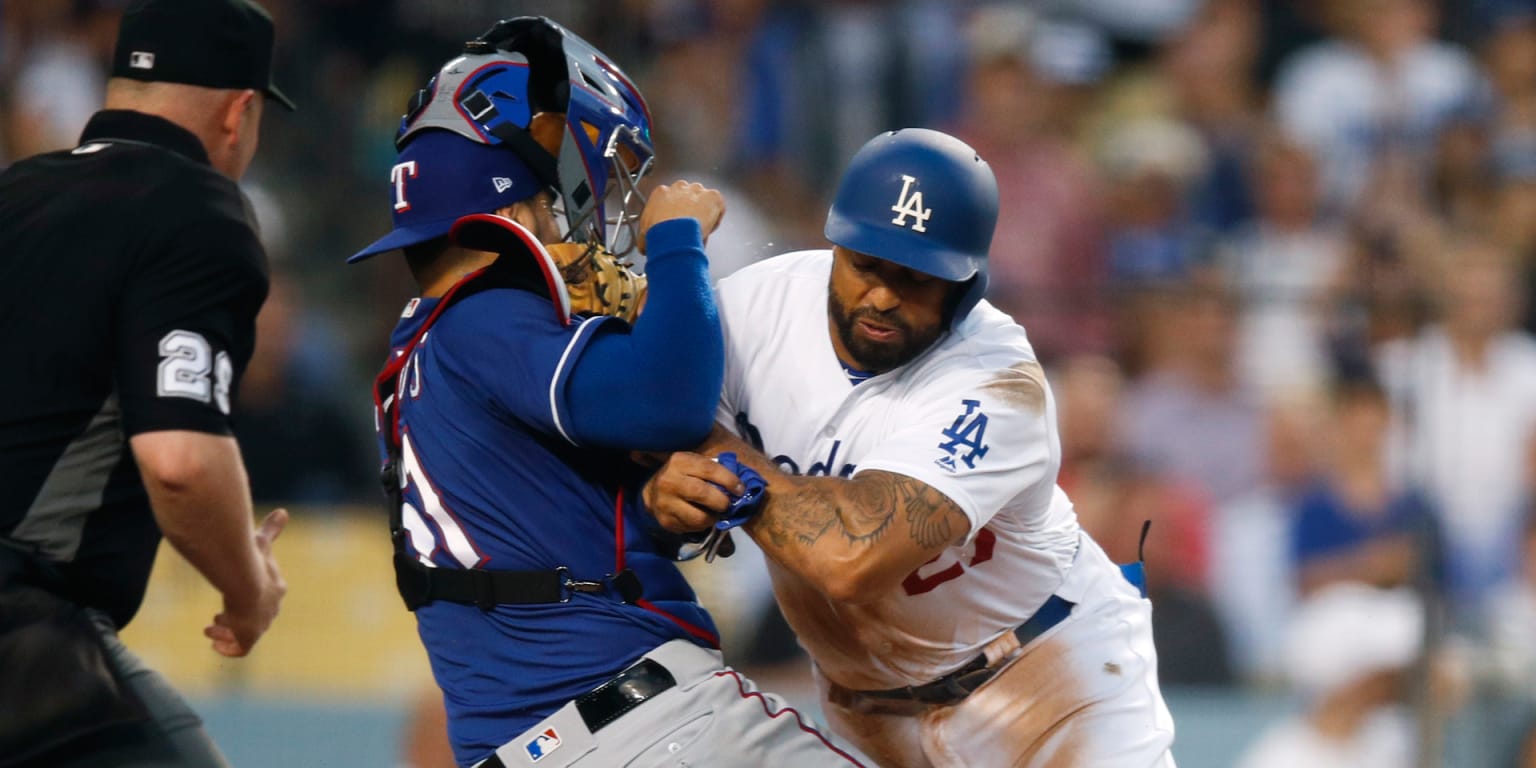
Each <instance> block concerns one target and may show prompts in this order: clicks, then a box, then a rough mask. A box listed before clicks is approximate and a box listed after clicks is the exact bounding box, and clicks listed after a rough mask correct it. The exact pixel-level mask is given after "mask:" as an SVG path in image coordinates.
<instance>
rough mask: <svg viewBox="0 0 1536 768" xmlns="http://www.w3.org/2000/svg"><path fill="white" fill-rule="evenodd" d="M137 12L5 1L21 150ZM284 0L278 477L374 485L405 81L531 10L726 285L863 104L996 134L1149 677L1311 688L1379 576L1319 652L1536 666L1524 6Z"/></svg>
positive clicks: (1022, 270) (1020, 244) (399, 279)
mask: <svg viewBox="0 0 1536 768" xmlns="http://www.w3.org/2000/svg"><path fill="white" fill-rule="evenodd" d="M121 4H122V2H121V0H0V118H3V119H0V163H4V162H9V161H13V160H15V159H17V158H21V157H24V156H27V155H29V154H32V153H35V152H40V151H45V150H49V149H54V148H60V147H67V146H72V145H73V144H74V142H75V137H76V135H77V133H78V131H79V129H80V127H81V126H82V125H83V123H84V121H85V119H86V118H87V116H88V115H89V114H90V113H91V111H92V110H93V109H95V107H96V105H97V104H98V103H99V99H100V96H101V92H102V88H103V77H104V74H103V73H104V71H105V69H106V65H107V62H108V58H109V56H110V48H111V43H112V39H113V34H114V31H115V26H114V25H115V22H116V16H117V14H118V13H119V10H120V6H121ZM263 4H264V5H265V6H266V7H268V8H269V9H270V10H271V11H272V13H273V16H274V17H275V19H276V23H277V28H278V32H279V35H278V38H279V39H278V45H279V49H278V53H277V65H276V69H277V81H278V82H279V83H280V84H282V86H283V87H284V88H285V90H287V91H288V92H289V93H290V94H291V95H292V96H293V97H294V99H295V100H296V101H297V102H298V103H299V105H300V110H301V111H300V112H298V113H297V114H296V115H293V116H289V115H284V114H275V113H274V114H271V115H269V116H268V117H267V118H266V125H265V127H264V131H265V133H264V138H263V142H262V147H261V150H260V153H259V155H258V157H257V163H256V166H255V168H254V171H253V173H252V174H251V175H250V176H249V177H248V179H247V181H246V187H247V190H248V192H249V194H250V197H251V199H252V201H253V204H254V205H255V208H256V211H257V213H258V216H259V218H260V219H261V225H262V228H263V236H264V238H265V239H266V240H267V244H268V248H269V252H270V253H271V256H272V260H273V270H274V275H275V280H274V289H273V297H272V299H271V300H269V302H268V305H267V307H266V309H265V310H264V311H263V315H262V321H261V322H262V327H261V329H260V347H259V349H258V352H257V355H258V358H257V360H256V361H254V362H253V363H252V365H251V367H250V371H251V373H250V374H249V375H248V376H247V379H246V381H245V383H244V386H243V388H242V390H243V391H242V392H241V398H240V410H241V413H240V414H239V416H240V419H241V420H240V422H239V424H240V428H241V429H242V433H241V435H240V437H241V443H242V445H243V446H244V448H245V451H246V454H247V456H248V458H249V460H250V464H251V475H252V480H253V488H254V489H255V491H256V494H257V496H258V498H262V499H268V500H283V501H299V502H310V503H333V504H340V503H350V502H359V503H370V502H372V501H373V499H374V498H375V491H374V483H373V472H372V470H371V469H370V467H371V465H372V463H373V461H372V448H371V442H370V435H371V425H370V423H369V417H368V414H369V409H368V400H367V396H366V392H367V391H368V388H367V383H366V382H367V381H368V379H369V378H370V376H371V374H372V373H373V371H374V369H375V367H376V366H377V365H378V364H379V362H380V361H381V359H382V358H381V352H382V350H383V349H384V344H385V339H386V335H387V332H388V329H389V327H390V326H391V325H392V324H393V322H394V315H395V309H396V308H397V307H398V306H400V304H401V303H402V302H403V301H404V300H405V299H406V298H407V297H408V291H409V288H408V276H407V275H406V273H405V270H404V269H403V268H402V269H398V270H394V271H390V270H361V271H352V270H348V269H346V268H344V267H343V265H342V260H343V259H344V258H345V256H346V255H348V254H350V253H351V252H353V251H354V250H356V249H357V248H358V247H359V246H361V245H363V244H365V243H367V242H368V241H370V240H371V239H372V238H373V237H375V236H377V234H379V233H381V232H383V231H385V230H386V229H387V228H388V220H389V219H388V208H387V207H386V200H387V198H386V195H387V194H388V187H387V172H388V169H389V167H390V164H391V162H392V160H393V148H392V143H391V142H392V138H393V134H394V129H395V127H396V125H397V124H398V119H399V116H400V113H401V112H402V111H403V110H404V107H405V104H406V101H407V99H408V97H409V96H410V95H411V94H412V93H413V92H414V91H415V89H417V88H420V87H422V85H423V84H424V83H425V79H426V77H427V76H428V75H430V73H431V72H433V71H435V69H436V68H437V66H438V65H439V64H440V63H441V62H442V61H444V60H446V59H447V58H449V57H450V56H451V55H453V54H454V53H455V52H456V51H457V50H458V47H459V44H460V43H461V42H462V40H463V39H465V38H467V37H470V36H472V35H473V34H474V33H477V32H479V31H481V30H482V29H483V28H484V27H486V26H488V25H489V23H490V21H491V20H493V19H495V18H498V17H501V16H508V15H519V14H548V15H550V16H552V17H554V18H556V19H558V20H559V21H561V22H562V23H564V24H565V25H567V26H569V27H570V28H572V29H573V30H575V31H577V32H579V33H580V34H582V35H583V36H585V37H587V39H589V40H590V41H592V42H593V43H594V44H596V45H597V46H598V47H600V48H602V49H603V50H605V51H607V52H608V53H610V54H612V55H613V57H614V58H615V59H616V60H617V61H619V62H620V63H621V64H622V65H623V66H625V68H626V69H627V71H628V72H629V74H631V75H633V76H634V77H635V78H636V79H637V80H638V84H639V86H640V88H641V90H642V91H643V92H644V93H645V94H646V96H647V98H648V99H649V101H650V106H651V109H652V112H653V113H654V115H655V116H656V124H655V141H656V144H657V153H658V157H659V169H660V170H659V173H658V174H657V175H656V180H657V181H666V180H669V179H672V178H677V177H686V178H691V179H694V180H698V181H702V182H705V183H706V184H709V185H712V186H715V187H717V188H719V189H721V190H722V191H723V192H725V193H726V195H727V199H728V204H729V212H728V214H727V217H726V220H725V222H724V226H723V227H722V230H721V231H720V232H719V233H718V234H716V235H715V236H714V237H713V238H712V240H711V242H710V244H709V249H710V257H711V269H712V271H713V272H714V273H715V274H716V276H719V275H722V274H727V273H729V272H730V271H732V270H733V269H735V268H738V267H740V266H741V265H743V264H746V263H749V262H751V261H753V260H756V259H759V258H763V257H766V256H769V255H772V254H775V253H780V252H785V251H789V250H793V249H797V248H803V247H818V246H820V245H821V242H822V241H821V237H820V232H821V225H822V223H823V219H824V216H825V212H826V202H827V194H828V192H829V186H830V184H831V183H832V182H833V181H834V180H835V176H836V173H837V171H838V169H839V168H840V167H841V166H842V164H843V162H844V161H845V160H846V159H847V158H848V157H849V156H850V155H851V154H852V152H853V150H854V149H855V148H857V147H858V146H859V145H860V144H861V143H862V142H863V141H864V140H865V139H867V138H868V137H869V136H871V135H873V134H874V133H876V132H878V131H880V130H883V129H887V128H894V127H901V126H910V125H922V126H929V127H937V128H942V129H946V130H949V131H951V132H954V133H956V134H957V135H959V136H961V137H962V138H964V139H965V140H966V141H968V142H969V143H971V144H972V145H973V146H975V147H976V148H977V149H978V151H979V152H980V153H981V155H982V156H983V157H984V158H986V159H987V160H988V161H989V162H990V163H991V165H992V168H993V170H994V171H995V172H996V174H997V177H998V182H999V186H1000V193H1001V200H1002V213H1001V217H1000V223H999V226H998V230H997V233H996V237H995V239H994V243H993V249H992V254H991V264H992V267H991V269H992V290H991V293H990V296H989V298H990V299H991V301H992V302H993V303H995V304H996V305H997V306H999V307H1000V308H1002V309H1004V310H1006V311H1008V312H1010V313H1012V314H1013V315H1014V316H1015V317H1016V318H1017V319H1018V320H1019V321H1020V322H1021V323H1022V324H1023V325H1024V326H1025V328H1026V329H1027V330H1028V332H1029V336H1030V339H1031V341H1032V343H1033V344H1034V346H1035V349H1036V351H1037V353H1038V354H1039V356H1040V358H1041V360H1042V361H1043V362H1044V363H1046V365H1047V368H1048V370H1049V372H1050V378H1051V382H1052V385H1053V388H1054V391H1055V394H1056V397H1057V400H1058V405H1059V410H1060V417H1061V421H1062V443H1063V450H1064V453H1065V462H1064V466H1063V469H1062V475H1061V482H1062V484H1063V486H1064V487H1065V488H1066V490H1067V491H1068V493H1069V494H1070V495H1071V497H1072V498H1073V499H1074V501H1075V502H1076V505H1077V509H1078V513H1079V515H1080V517H1081V518H1082V521H1083V524H1084V526H1085V527H1086V528H1087V529H1088V530H1089V531H1090V532H1091V533H1092V534H1093V535H1094V536H1095V537H1096V538H1098V539H1099V541H1101V542H1102V543H1103V544H1104V546H1105V548H1106V549H1107V550H1108V551H1109V552H1110V554H1111V555H1112V556H1114V557H1117V558H1118V559H1121V560H1129V559H1134V558H1135V557H1137V556H1138V553H1139V552H1140V553H1141V554H1143V555H1144V557H1145V559H1146V562H1147V565H1148V570H1149V572H1150V574H1151V582H1152V586H1153V590H1154V595H1153V597H1154V601H1155V602H1154V604H1155V606H1156V611H1157V622H1156V628H1157V633H1158V647H1159V653H1160V655H1161V663H1162V670H1163V672H1162V674H1163V678H1164V681H1165V682H1166V683H1167V684H1170V685H1177V684H1181V683H1190V684H1210V685H1249V686H1280V685H1286V684H1291V685H1295V686H1297V687H1298V688H1305V687H1306V686H1305V685H1304V681H1306V680H1312V679H1314V678H1316V677H1317V675H1315V674H1314V675H1312V676H1311V677H1309V676H1308V672H1307V671H1306V670H1305V669H1302V668H1301V667H1304V666H1305V665H1304V664H1302V665H1301V667H1298V664H1297V663H1296V654H1295V653H1294V652H1293V651H1294V649H1293V648H1290V647H1288V643H1290V642H1291V641H1292V640H1293V639H1294V636H1295V635H1296V634H1297V633H1296V632H1295V631H1292V630H1294V629H1295V626H1294V623H1295V622H1293V619H1295V618H1296V617H1298V616H1301V617H1305V616H1308V615H1310V614H1308V613H1307V611H1308V610H1309V609H1310V608H1311V605H1310V601H1313V600H1322V599H1324V598H1328V599H1335V598H1337V595H1338V594H1339V589H1340V588H1343V589H1344V590H1346V592H1347V591H1349V590H1354V589H1356V588H1358V587H1359V585H1365V586H1367V587H1369V588H1370V590H1373V591H1372V592H1369V593H1367V594H1369V595H1375V596H1377V597H1382V596H1386V595H1397V594H1399V593H1398V592H1395V591H1393V590H1394V588H1409V589H1410V590H1411V594H1413V595H1416V596H1417V597H1415V598H1414V601H1413V604H1414V605H1415V606H1416V607H1415V608H1414V611H1417V613H1414V618H1413V620H1411V621H1410V620H1406V619H1405V620H1399V621H1381V622H1367V623H1365V624H1364V625H1363V626H1356V625H1359V624H1360V622H1358V621H1357V622H1354V623H1349V622H1347V621H1342V620H1341V622H1339V623H1338V627H1337V630H1336V632H1335V633H1334V634H1333V635H1331V636H1333V637H1336V638H1337V642H1333V643H1322V644H1321V645H1322V646H1341V647H1339V648H1333V649H1332V650H1333V651H1334V652H1336V653H1338V654H1340V656H1339V658H1344V659H1363V661H1360V662H1359V665H1360V666H1362V668H1361V669H1357V670H1355V671H1358V672H1361V673H1362V674H1364V673H1371V674H1377V673H1380V672H1382V671H1383V669H1385V666H1384V665H1385V661H1383V660H1384V659H1386V658H1388V657H1393V658H1396V657H1395V656H1393V655H1392V654H1380V653H1364V654H1362V653H1360V652H1358V651H1356V652H1351V651H1350V650H1349V648H1348V647H1342V646H1348V642H1347V641H1348V640H1349V639H1350V638H1360V639H1359V642H1360V643H1364V644H1365V645H1364V646H1362V647H1367V648H1369V647H1375V646H1370V645H1369V642H1370V636H1371V635H1372V633H1373V632H1381V633H1385V632H1389V631H1394V628H1395V631H1397V632H1398V633H1399V634H1401V633H1403V632H1410V633H1412V634H1413V635H1414V639H1415V640H1416V642H1417V643H1418V645H1414V646H1413V648H1423V647H1426V646H1425V645H1424V643H1425V642H1428V643H1431V644H1432V645H1431V646H1429V647H1435V648H1446V649H1456V648H1463V649H1472V652H1463V653H1460V654H1458V657H1459V658H1461V659H1462V660H1463V661H1462V663H1460V664H1459V665H1457V666H1458V668H1459V669H1460V672H1459V673H1457V674H1459V676H1460V677H1461V678H1462V679H1463V680H1464V681H1465V683H1466V684H1467V685H1469V686H1470V688H1471V689H1472V690H1474V691H1478V692H1480V693H1482V694H1488V693H1489V692H1492V694H1494V695H1501V696H1510V697H1514V698H1515V699H1517V700H1524V699H1526V698H1527V697H1531V696H1532V695H1533V694H1532V692H1533V691H1536V643H1533V642H1532V641H1531V638H1532V637H1536V516H1533V515H1532V513H1531V510H1532V504H1533V500H1536V439H1533V438H1536V337H1533V336H1532V332H1533V331H1536V311H1533V310H1532V305H1531V303H1530V301H1529V298H1530V293H1531V291H1532V289H1533V287H1536V0H1456V1H1452V0H1441V1H1439V2H1437V1H1436V0H1075V1H1073V2H1068V1H1067V0H1055V1H1054V2H1053V1H1052V0H1040V1H1039V2H1035V3H1022V2H1013V3H997V2H982V1H981V0H893V1H891V2H873V1H867V0H825V1H823V2H809V1H808V0H806V1H802V2H793V1H792V0H777V1H775V0H709V1H708V2H705V1H704V0H623V2H603V1H601V0H584V1H583V0H573V1H572V2H555V1H554V0H544V1H540V0H526V1H524V2H493V1H492V0H464V1H463V2H452V3H449V2H440V3H425V2H404V1H403V0H397V1H396V2H387V1H385V0H264V3H263ZM1142 520H1151V521H1152V522H1153V524H1152V528H1151V533H1150V535H1149V536H1148V537H1147V538H1146V540H1145V543H1144V544H1143V543H1142V542H1141V541H1140V540H1139V535H1140V530H1141V526H1140V523H1141V521H1142ZM1355 596H1356V597H1359V595H1355ZM1371 599H1374V598H1371ZM1394 599H1395V598H1394ZM1361 610H1362V611H1363V610H1365V609H1361ZM1392 610H1397V609H1392ZM1324 613H1325V615H1327V614H1326V612H1324ZM1359 613H1360V611H1351V610H1343V611H1340V610H1335V611H1334V612H1333V614H1334V615H1338V616H1343V617H1348V616H1352V615H1358V614H1359ZM1308 626H1311V625H1308ZM769 636H771V635H769ZM1311 636H1312V637H1319V636H1320V637H1329V636H1330V635H1329V633H1328V632H1321V634H1318V633H1316V632H1314V633H1313V635H1311ZM1383 642H1384V641H1383ZM1314 645H1316V642H1315V641H1314ZM1316 650H1317V653H1315V654H1304V655H1306V656H1309V657H1311V661H1312V662H1313V663H1320V664H1322V663H1325V662H1327V661H1328V659H1326V658H1325V659H1324V660H1323V661H1318V660H1317V655H1318V654H1322V655H1324V656H1326V653H1325V652H1326V651H1328V650H1329V649H1328V648H1322V647H1320V648H1317V649H1316ZM1351 654H1352V655H1351ZM1399 656H1402V657H1403V658H1404V659H1407V658H1410V657H1411V658H1413V659H1416V661H1414V662H1412V665H1416V666H1417V667H1418V668H1419V669H1420V674H1419V675H1418V677H1417V679H1419V681H1420V684H1419V685H1418V686H1417V688H1420V689H1422V688H1424V687H1426V686H1428V687H1432V688H1435V687H1444V686H1434V685H1430V684H1429V683H1427V682H1425V681H1426V680H1429V681H1430V682H1433V680H1434V679H1438V678H1437V677H1436V675H1435V674H1433V673H1429V672H1424V671H1423V669H1424V667H1425V666H1426V665H1425V664H1424V663H1423V654H1422V653H1419V652H1417V651H1415V652H1413V653H1409V654H1406V655H1402V654H1399ZM1372 660H1375V661H1372ZM1353 663H1354V662H1351V663H1350V664H1344V665H1343V667H1342V668H1343V669H1346V670H1348V669H1350V668H1351V664H1353ZM1372 664H1375V666H1372ZM1404 664H1409V662H1407V661H1403V662H1401V664H1400V666H1401V665H1404ZM1429 666H1435V665H1429ZM1337 667H1338V665H1337V664H1336V665H1335V668H1337ZM1363 667H1369V669H1366V668H1363ZM1313 671H1314V672H1315V671H1316V670H1313ZM1335 677H1336V678H1338V679H1337V680H1336V681H1335V682H1337V683H1338V685H1341V686H1342V685H1345V684H1346V683H1349V684H1354V683H1358V682H1360V680H1362V679H1367V678H1363V677H1362V678H1352V677H1350V676H1349V675H1348V674H1343V673H1340V674H1337V675H1335ZM1452 687H1454V686H1452ZM1399 688H1415V686H1397V687H1394V688H1391V689H1390V690H1389V693H1392V695H1389V696H1385V697H1384V698H1383V699H1382V700H1383V701H1388V700H1390V701H1397V700H1401V699H1402V698H1403V697H1404V696H1407V695H1408V694H1407V692H1406V691H1405V690H1398V689H1399ZM1376 690H1378V692H1379V691H1380V690H1383V689H1380V688H1379V686H1378V689H1376ZM1394 692H1395V693H1394ZM1323 698H1324V697H1322V694H1319V696H1318V697H1316V700H1318V701H1321V700H1323ZM1371 700H1372V701H1374V700H1375V699H1371ZM1282 741H1289V742H1294V741H1295V740H1294V739H1283V740H1282ZM1255 764H1256V765H1257V764H1260V763H1255ZM1292 764H1294V763H1292ZM1359 764H1366V763H1359ZM1371 764H1377V763H1371Z"/></svg>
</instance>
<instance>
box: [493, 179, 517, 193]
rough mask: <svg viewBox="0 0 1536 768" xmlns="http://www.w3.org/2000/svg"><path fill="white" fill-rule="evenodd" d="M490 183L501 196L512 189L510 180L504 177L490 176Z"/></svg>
mask: <svg viewBox="0 0 1536 768" xmlns="http://www.w3.org/2000/svg"><path fill="white" fill-rule="evenodd" d="M491 183H492V184H495V185H496V193H497V194H501V193H502V192H505V191H507V190H509V189H511V188H512V180H511V179H509V178H507V177H505V176H492V177H491Z"/></svg>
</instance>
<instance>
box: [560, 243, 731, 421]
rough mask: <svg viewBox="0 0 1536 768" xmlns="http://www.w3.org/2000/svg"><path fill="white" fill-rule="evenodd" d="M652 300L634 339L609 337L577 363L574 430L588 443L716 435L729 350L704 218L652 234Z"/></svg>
mask: <svg viewBox="0 0 1536 768" xmlns="http://www.w3.org/2000/svg"><path fill="white" fill-rule="evenodd" d="M647 237H648V240H649V243H650V249H651V250H650V258H649V262H648V263H647V265H646V270H647V274H648V276H649V281H650V289H649V290H650V298H649V299H648V300H647V302H646V307H645V314H644V315H643V316H642V317H641V318H640V320H639V321H638V322H636V323H635V326H634V328H633V330H631V331H630V332H629V333H602V334H600V335H599V336H598V337H596V338H594V339H593V340H592V342H591V343H590V344H589V345H588V346H587V348H586V350H585V351H583V352H582V354H581V357H580V358H578V359H577V360H576V362H575V363H574V367H573V370H572V372H571V378H570V381H569V383H568V385H567V386H568V387H569V390H568V391H567V393H566V394H567V398H566V399H567V402H568V403H569V404H570V414H571V422H572V424H571V427H572V429H573V434H574V435H575V436H576V439H577V440H578V441H579V442H581V443H582V444H584V445H587V444H590V445H600V446H608V447H613V448H620V449H626V450H627V449H639V450H678V449H682V448H686V447H688V446H691V445H694V444H696V443H698V442H699V440H700V439H702V438H703V436H704V435H705V434H706V433H708V432H709V428H710V425H711V424H712V423H713V421H714V411H715V401H716V400H717V399H718V398H719V396H720V387H721V384H722V382H723V381H724V379H725V343H724V341H723V340H722V339H721V337H720V318H719V314H718V313H717V312H716V309H715V302H714V296H713V295H712V294H711V292H710V290H709V264H708V262H707V261H706V260H705V258H704V244H703V239H702V237H701V235H700V228H699V224H698V222H697V221H695V220H693V219H672V220H670V221H664V222H661V223H659V224H657V225H655V226H653V227H651V229H650V231H649V233H648V235H647Z"/></svg>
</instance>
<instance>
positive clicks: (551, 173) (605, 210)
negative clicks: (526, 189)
mask: <svg viewBox="0 0 1536 768" xmlns="http://www.w3.org/2000/svg"><path fill="white" fill-rule="evenodd" d="M544 112H549V113H563V114H564V115H565V126H564V130H563V131H562V132H561V137H560V145H559V148H558V151H556V150H555V148H553V147H551V146H545V145H542V144H541V143H540V142H539V141H537V140H535V138H534V137H533V135H532V133H531V131H530V123H531V122H532V119H533V116H534V115H537V114H539V113H544ZM433 130H447V131H452V132H454V133H457V134H458V135H460V136H462V137H463V138H465V139H468V140H470V141H474V142H478V143H481V144H488V145H491V146H499V147H505V148H507V149H510V150H512V151H513V152H515V153H516V154H517V155H518V156H519V157H520V158H521V159H522V160H523V162H525V163H526V164H527V165H528V167H529V168H530V170H532V172H533V173H534V174H535V175H536V176H537V177H538V178H539V179H540V181H541V182H543V184H545V185H546V186H547V187H548V188H549V189H550V190H551V191H553V192H554V193H555V194H556V196H557V197H558V199H559V206H560V209H561V210H562V211H563V213H564V215H565V220H566V228H567V233H566V238H567V239H569V240H576V241H587V240H596V241H597V242H599V243H602V244H604V245H605V246H606V247H607V248H608V250H610V251H613V252H614V253H618V254H622V253H624V252H625V251H627V250H629V248H630V247H632V246H633V245H634V242H635V239H636V238H635V235H636V234H637V233H636V231H635V230H636V228H637V227H638V220H639V213H640V209H641V208H643V206H644V203H645V200H644V197H643V196H641V195H640V192H639V181H640V178H641V177H642V176H644V175H645V174H646V173H647V172H648V171H649V170H650V167H651V164H652V160H653V150H652V147H651V114H650V108H649V107H647V106H646V103H645V99H644V97H643V96H641V95H640V91H639V89H637V88H636V87H635V85H634V83H633V81H631V80H630V79H629V77H628V76H627V75H625V74H624V72H623V71H622V70H620V69H619V67H618V65H616V64H614V63H613V62H612V61H611V60H610V59H609V58H608V57H607V56H605V55H603V53H602V52H601V51H599V50H597V49H596V48H593V47H592V46H591V44H589V43H587V42H586V41H585V40H583V39H581V38H580V37H578V36H577V35H575V34H574V33H572V32H571V31H570V30H568V29H566V28H565V27H562V26H560V25H559V24H556V23H555V22H553V21H551V20H549V19H547V18H544V17H542V16H521V17H518V18H513V19H504V20H502V21H499V22H497V23H496V24H495V25H493V26H492V27H491V28H490V29H488V30H486V31H485V33H484V34H482V35H480V36H479V37H478V38H475V39H474V40H471V41H470V42H469V43H467V44H466V45H465V48H464V52H463V54H462V55H460V56H459V57H457V58H455V59H453V60H452V61H449V62H448V63H447V64H446V65H444V66H443V68H442V70H440V71H439V72H438V74H437V76H435V77H434V78H432V82H431V83H429V84H428V85H427V88H426V89H425V90H423V91H422V92H421V93H419V94H418V95H417V97H416V98H415V99H414V100H413V101H412V103H411V106H410V110H409V112H408V113H407V114H406V115H405V117H404V118H402V119H401V123H400V131H399V133H398V134H397V137H396V139H395V143H396V146H397V147H399V148H401V149H403V148H405V147H406V146H407V145H408V144H409V143H410V142H412V141H414V140H415V139H416V137H418V136H420V135H422V134H424V133H426V132H429V131H433ZM478 212H479V211H469V212H468V213H478Z"/></svg>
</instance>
